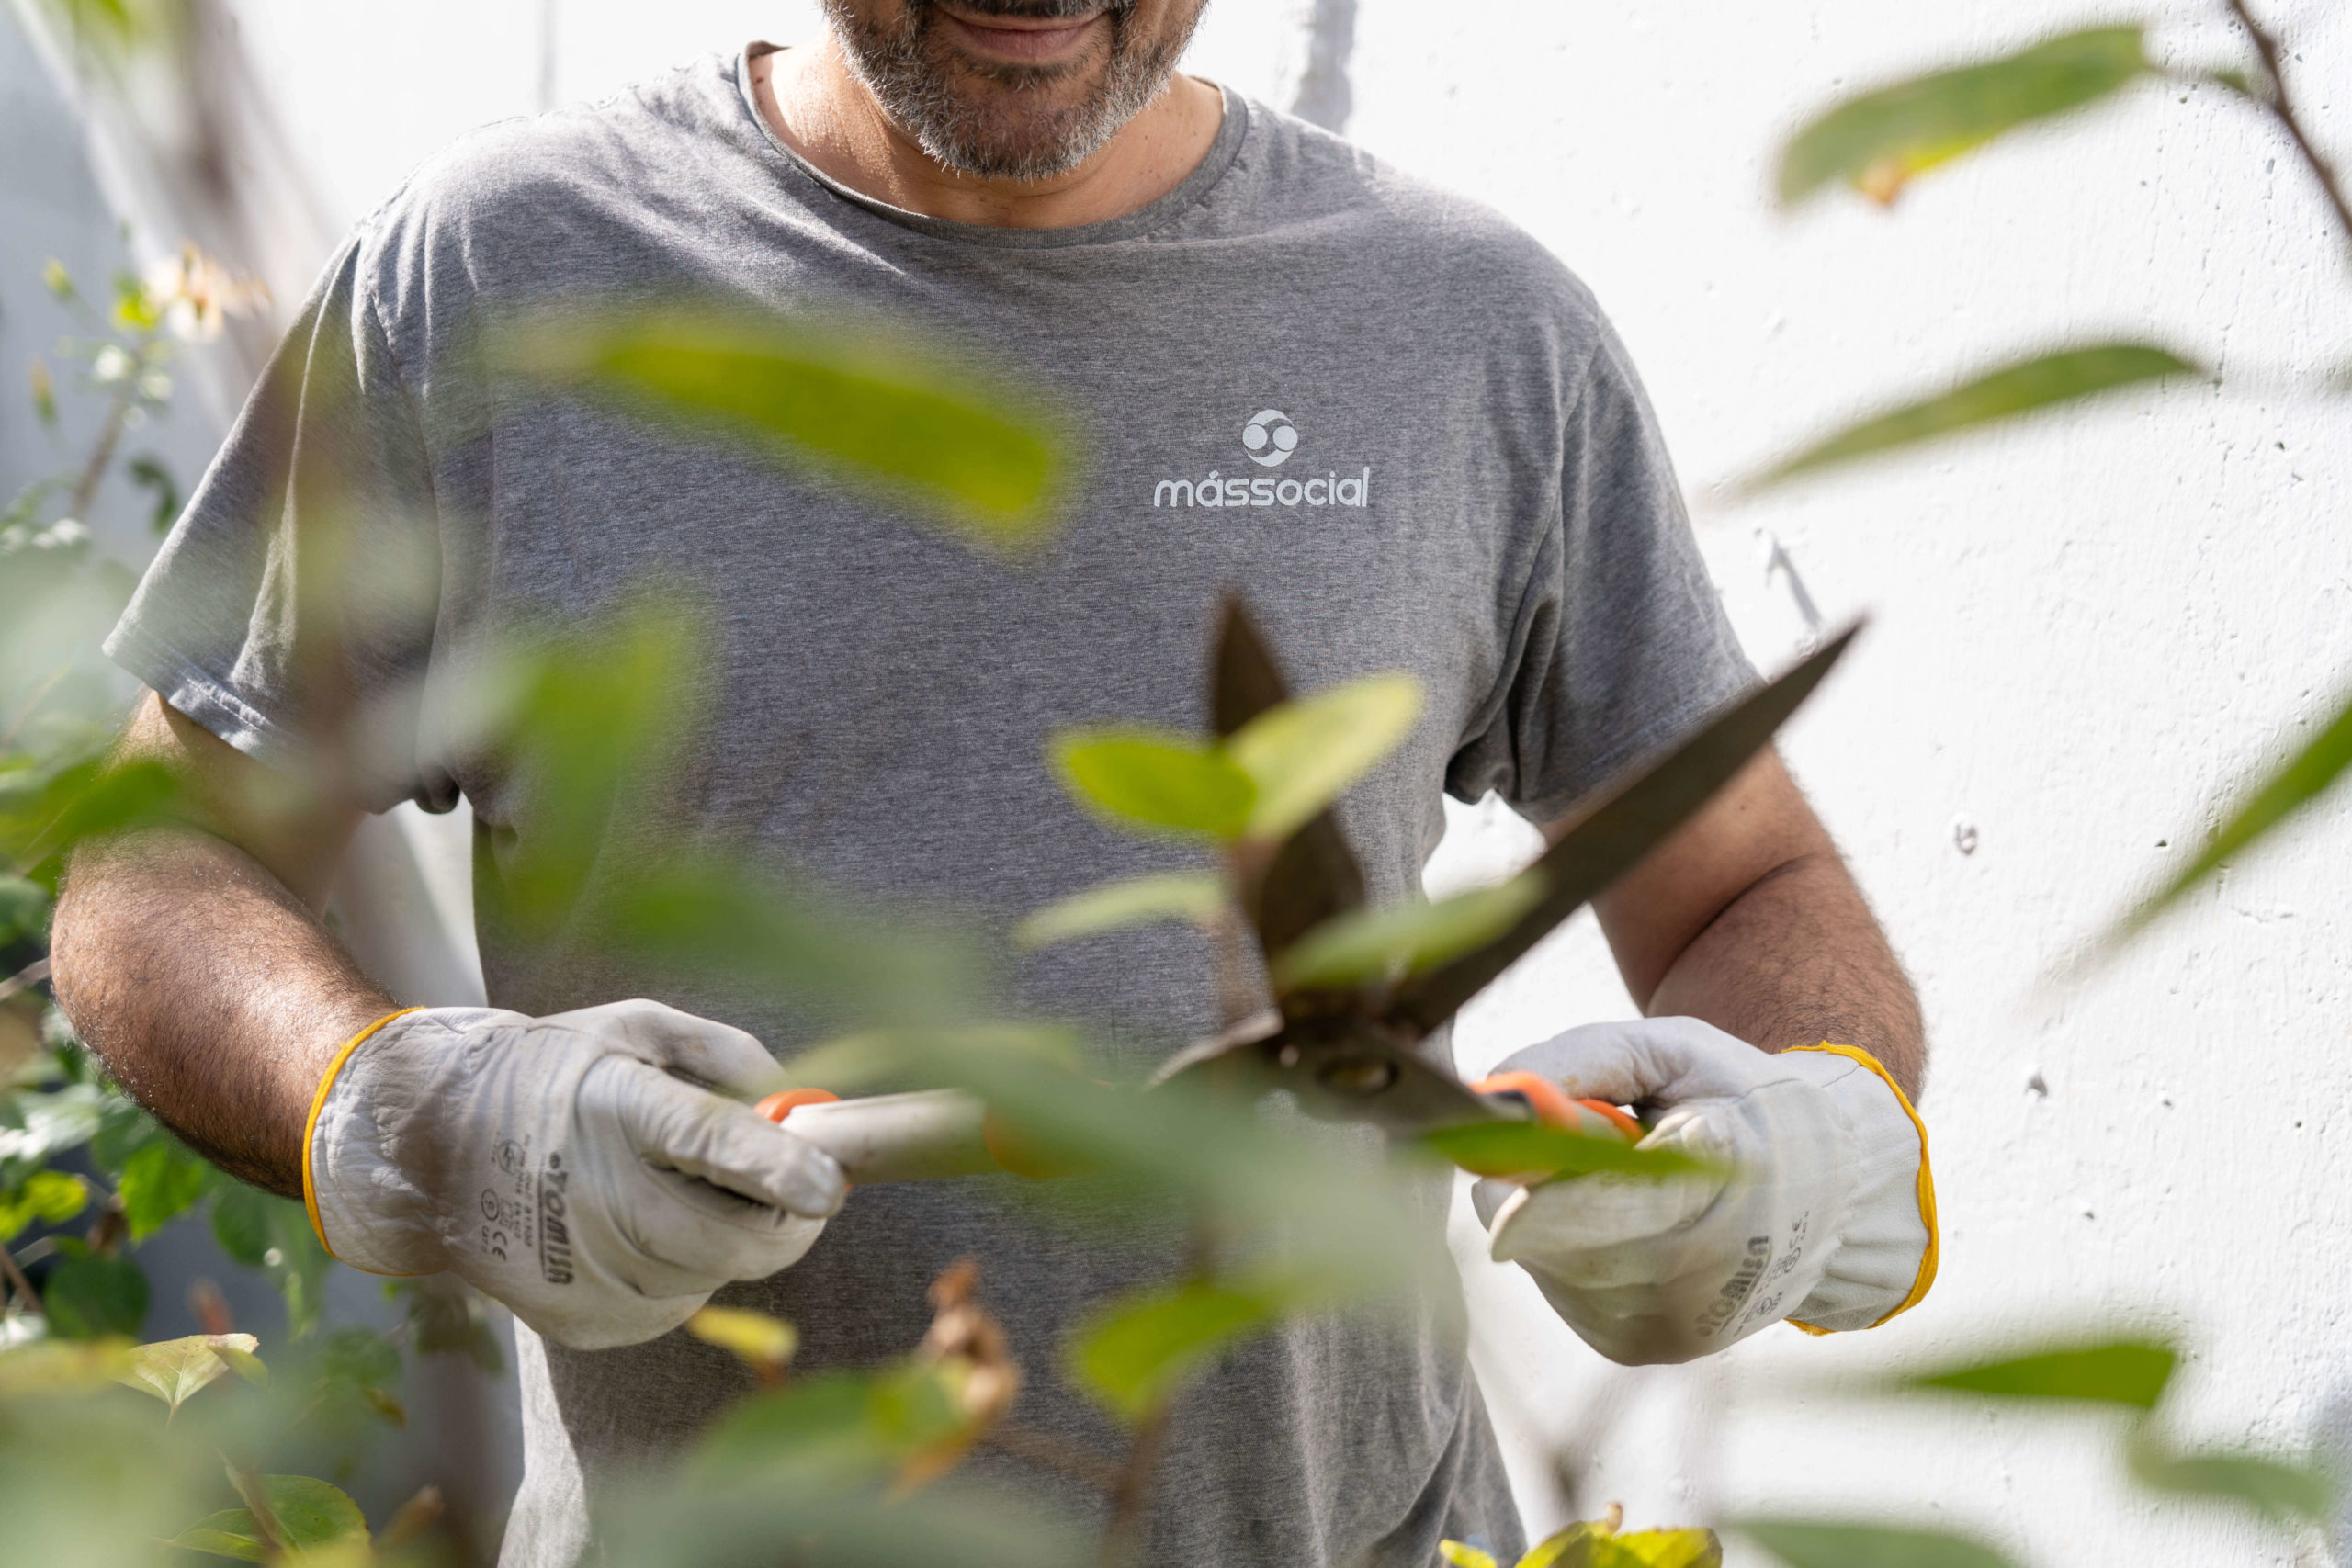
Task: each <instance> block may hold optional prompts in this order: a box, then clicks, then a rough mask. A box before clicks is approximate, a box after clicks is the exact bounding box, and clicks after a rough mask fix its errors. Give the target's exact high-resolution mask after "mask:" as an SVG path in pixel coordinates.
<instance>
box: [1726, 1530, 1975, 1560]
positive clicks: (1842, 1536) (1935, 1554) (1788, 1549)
mask: <svg viewBox="0 0 2352 1568" xmlns="http://www.w3.org/2000/svg"><path fill="white" fill-rule="evenodd" d="M1731 1528H1732V1529H1736V1530H1737V1531H1738V1532H1739V1533H1740V1534H1742V1535H1744V1536H1746V1537H1747V1539H1748V1540H1752V1541H1754V1542H1755V1543H1756V1544H1757V1545H1758V1546H1760V1547H1762V1548H1763V1549H1764V1550H1765V1551H1769V1552H1770V1553H1771V1554H1772V1555H1773V1556H1775V1557H1777V1558H1779V1559H1780V1560H1781V1562H1785V1563H1787V1564H1788V1565H1789V1568H2011V1565H2010V1562H2009V1560H2008V1559H2007V1557H2004V1556H2003V1555H2002V1554H2001V1553H1999V1552H1997V1551H1994V1550H1993V1549H1992V1548H1991V1547H1989V1546H1985V1545H1983V1544H1981V1543H1980V1542H1977V1541H1973V1540H1969V1539H1968V1538H1967V1537H1966V1536H1960V1535H1951V1534H1948V1533H1946V1532H1944V1531H1941V1530H1920V1529H1890V1528H1887V1527H1883V1526H1875V1525H1834V1524H1818V1523H1815V1522H1812V1521H1809V1520H1797V1519H1743V1520H1741V1521H1739V1522H1737V1523H1736V1524H1734V1525H1733V1526H1732V1527H1731Z"/></svg>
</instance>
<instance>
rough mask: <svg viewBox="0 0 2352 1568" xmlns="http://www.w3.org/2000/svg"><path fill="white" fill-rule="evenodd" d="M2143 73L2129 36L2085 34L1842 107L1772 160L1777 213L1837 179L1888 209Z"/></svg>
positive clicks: (2138, 48) (2136, 41)
mask: <svg viewBox="0 0 2352 1568" xmlns="http://www.w3.org/2000/svg"><path fill="white" fill-rule="evenodd" d="M2151 69H2152V67H2151V66H2150V64H2149V62H2148V57H2147V53H2146V51H2145V50H2144V49H2143V45H2142V39H2141V30H2140V29H2139V28H2136V27H2122V28H2088V29H2086V30H2084V31H2081V32H2073V33H2066V34H2064V35H2063V36H2061V37H2058V38H2053V39H2047V40H2045V41H2043V42H2041V43H2038V44H2035V45H2033V46H2032V47H2031V48H2029V49H2024V50H2020V51H2018V52H2017V53H2015V54H2010V55H2007V56H2004V57H2002V58H2000V59H1997V60H1990V61H1985V62H1981V63H1979V64H1975V65H1967V66H1962V67H1961V68H1959V69H1957V70H1950V71H1939V72H1936V73H1932V74H1929V75H1925V76H1917V77H1913V78H1912V79H1910V80H1908V81H1905V82H1898V83H1896V84H1894V85H1891V86H1886V87H1881V88H1878V89H1876V90H1874V91H1871V92H1868V93H1863V94H1860V95H1859V96H1854V97H1850V98H1848V99H1846V100H1845V101H1844V102H1842V103H1840V104H1838V105H1837V106H1836V107H1832V108H1830V109H1829V110H1827V111H1826V113H1824V114H1822V115H1820V116H1818V117H1817V118H1815V119H1813V120H1811V121H1810V122H1808V123H1807V124H1806V125H1805V126H1804V127H1803V128H1802V129H1801V130H1798V131H1797V133H1796V134H1795V135H1794V136H1793V137H1792V138H1791V139H1790V141H1789V143H1788V145H1787V147H1785V148H1784V149H1783V150H1782V151H1781V169H1780V180H1779V186H1780V197H1781V205H1783V206H1791V205H1793V204H1795V203H1796V202H1799V201H1802V200H1804V198H1805V197H1808V196H1811V195H1812V194H1813V193H1814V192H1815V191H1817V190H1819V189H1820V188H1821V187H1822V186H1826V185H1827V184H1829V183H1830V182H1831V181H1833V180H1839V179H1842V180H1844V181H1846V182H1847V183H1848V184H1849V185H1852V186H1855V187H1856V188H1858V189H1860V190H1863V191H1864V192H1866V193H1867V194H1869V195H1871V196H1872V197H1875V198H1877V199H1878V200H1881V201H1891V200H1893V199H1894V195H1895V193H1896V192H1898V191H1899V190H1900V189H1901V188H1902V186H1903V183H1904V182H1905V181H1906V180H1908V179H1909V178H1910V177H1911V176H1912V175H1917V174H1918V173H1920V172H1921V171H1923V170H1926V169H1930V168H1933V167H1934V166H1936V165H1937V164H1941V163H1945V162H1947V161H1948V160H1951V159H1953V158H1957V157H1959V156H1960V155H1961V154H1962V153H1963V152H1970V151H1972V150H1973V149H1975V148H1978V147H1981V146H1983V145H1984V144H1985V142H1987V141H1992V140H1993V139H1994V138H1995V137H1996V136H1999V135H2001V134H2002V133H2003V132H2004V131H2007V130H2015V129H2016V128H2017V127H2018V126H2021V125H2026V124H2030V123H2031V122H2032V121H2035V120H2039V119H2046V118H2050V117H2051V116H2052V115H2059V114H2064V113H2065V112H2067V111H2068V110H2070V109H2076V108H2080V107H2084V106H2085V105H2086V104H2091V103H2095V102H2097V101H2098V99H2100V98H2103V97H2106V96H2109V94H2111V93H2114V92H2116V91H2118V90H2119V89H2120V88H2122V87H2123V86H2125V85H2128V84H2130V83H2131V81H2133V80H2134V79H2136V78H2137V77H2139V76H2140V75H2141V74H2143V73H2145V72H2147V71H2149V70H2151Z"/></svg>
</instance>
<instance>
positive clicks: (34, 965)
mask: <svg viewBox="0 0 2352 1568" xmlns="http://www.w3.org/2000/svg"><path fill="white" fill-rule="evenodd" d="M48 978H49V960H48V959H46V958H36V959H34V960H33V961H32V962H31V963H30V964H26V965H25V966H24V967H23V968H22V969H19V970H17V972H16V973H15V974H14V975H11V976H8V977H7V978H6V979H5V980H0V1002H5V1001H6V1000H7V999H8V998H10V997H13V996H15V995H16V994H17V992H18V991H29V990H31V989H32V988H33V987H35V986H38V985H40V983H41V982H42V981H43V980H46V979H48Z"/></svg>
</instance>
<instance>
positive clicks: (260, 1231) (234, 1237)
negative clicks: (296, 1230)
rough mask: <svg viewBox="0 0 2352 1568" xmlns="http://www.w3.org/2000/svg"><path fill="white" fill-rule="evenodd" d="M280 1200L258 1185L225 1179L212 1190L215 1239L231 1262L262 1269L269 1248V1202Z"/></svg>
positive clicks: (213, 1236)
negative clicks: (250, 1185) (249, 1185)
mask: <svg viewBox="0 0 2352 1568" xmlns="http://www.w3.org/2000/svg"><path fill="white" fill-rule="evenodd" d="M274 1201H277V1200H275V1199H273V1198H271V1197H270V1195H269V1194H268V1193H266V1192H264V1191H263V1190H261V1189H259V1188H257V1187H248V1186H246V1185H245V1184H244V1183H243V1182H242V1181H233V1180H232V1181H223V1182H221V1183H220V1185H219V1186H217V1187H216V1188H215V1189H214V1190H213V1193H212V1239H213V1240H214V1241H217V1242H219V1243H220V1250H221V1251H222V1252H225V1253H227V1254H228V1255H229V1260H230V1261H231V1262H232V1263H239V1264H243V1266H244V1267H245V1268H248V1269H259V1268H262V1267H263V1266H264V1265H263V1262H262V1259H263V1258H264V1256H265V1255H266V1253H267V1252H268V1251H269V1208H268V1206H269V1204H271V1203H272V1202H274Z"/></svg>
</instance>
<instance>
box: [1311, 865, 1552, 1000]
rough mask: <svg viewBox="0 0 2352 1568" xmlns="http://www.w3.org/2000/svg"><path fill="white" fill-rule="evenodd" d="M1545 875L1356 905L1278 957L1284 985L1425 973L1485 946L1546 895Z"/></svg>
mask: <svg viewBox="0 0 2352 1568" xmlns="http://www.w3.org/2000/svg"><path fill="white" fill-rule="evenodd" d="M1545 886H1546V884H1545V880H1544V874H1543V873H1542V872H1540V871H1526V872H1521V874H1519V875H1517V876H1514V877H1512V878H1511V879H1510V881H1509V882H1506V883H1502V884H1501V885H1499V886H1494V887H1481V888H1477V889H1475V890H1473V891H1471V892H1468V893H1458V894H1456V895H1454V896H1453V897H1451V898H1440V899H1438V900H1436V901H1435V902H1423V901H1421V900H1419V899H1415V900H1412V901H1409V902H1407V903H1403V904H1393V905H1390V906H1389V907H1388V908H1384V909H1351V910H1350V911H1349V912H1348V913H1346V914H1344V915H1340V916H1339V917H1338V918H1336V919H1329V920H1326V921H1325V922H1323V924H1321V925H1319V926H1317V927H1316V928H1315V929H1314V930H1313V931H1308V932H1307V933H1306V935H1305V936H1303V937H1301V938H1299V939H1298V941H1297V942H1294V943H1293V944H1292V945H1291V946H1289V947H1288V948H1286V949H1284V950H1283V953H1282V954H1281V956H1280V957H1278V958H1276V959H1275V960H1274V966H1273V977H1274V982H1275V984H1276V985H1278V986H1280V987H1282V988H1283V990H1284V991H1299V990H1313V989H1318V988H1321V987H1342V986H1357V985H1362V984H1364V983H1365V982H1367V981H1374V980H1381V979H1386V978H1390V977H1393V976H1399V975H1413V974H1418V973H1419V972H1420V971H1422V970H1424V969H1429V968H1433V967H1435V966H1436V965H1438V964H1442V963H1444V962H1445V961H1446V960H1447V959H1449V958H1453V957H1455V956H1457V955H1459V954H1461V953H1467V952H1469V951H1470V950H1471V949H1472V948H1475V947H1483V946H1484V945H1486V944H1487V942H1492V941H1493V940H1494V939H1495V938H1497V937H1498V936H1500V935H1502V934H1503V932H1505V931H1509V930H1510V928H1511V927H1512V926H1514V925H1516V924H1518V923H1519V920H1520V919H1521V916H1523V915H1525V914H1526V913H1527V912H1528V911H1529V910H1530V909H1532V908H1535V906H1536V905H1537V904H1539V903H1541V902H1543V899H1544V888H1545Z"/></svg>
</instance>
